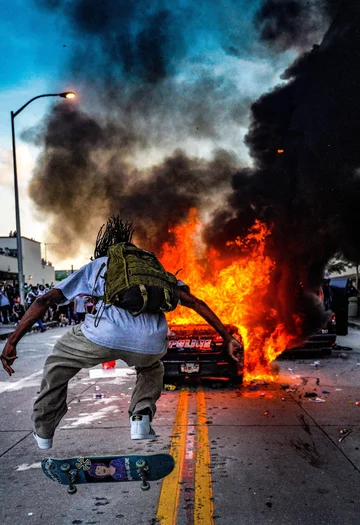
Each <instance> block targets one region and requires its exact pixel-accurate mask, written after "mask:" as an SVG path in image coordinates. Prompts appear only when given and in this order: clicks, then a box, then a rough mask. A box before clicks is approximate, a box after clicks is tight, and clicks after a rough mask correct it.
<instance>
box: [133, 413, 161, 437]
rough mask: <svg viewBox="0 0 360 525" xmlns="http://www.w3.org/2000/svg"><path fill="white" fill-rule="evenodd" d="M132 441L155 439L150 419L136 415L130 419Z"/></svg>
mask: <svg viewBox="0 0 360 525" xmlns="http://www.w3.org/2000/svg"><path fill="white" fill-rule="evenodd" d="M130 425H131V439H155V438H156V434H155V430H154V429H153V428H152V426H151V425H150V417H149V416H145V415H142V414H135V415H134V416H131V417H130Z"/></svg>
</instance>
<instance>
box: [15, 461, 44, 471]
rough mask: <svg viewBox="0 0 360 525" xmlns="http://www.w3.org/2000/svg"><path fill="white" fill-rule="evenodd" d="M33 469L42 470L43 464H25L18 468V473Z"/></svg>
mask: <svg viewBox="0 0 360 525" xmlns="http://www.w3.org/2000/svg"><path fill="white" fill-rule="evenodd" d="M31 468H41V462H40V461H39V463H31V464H29V463H23V464H22V465H19V466H18V467H16V471H23V470H29V469H31Z"/></svg>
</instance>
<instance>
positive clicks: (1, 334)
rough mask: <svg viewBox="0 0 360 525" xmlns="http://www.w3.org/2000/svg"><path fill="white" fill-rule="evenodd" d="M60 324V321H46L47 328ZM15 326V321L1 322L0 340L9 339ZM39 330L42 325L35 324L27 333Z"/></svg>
mask: <svg viewBox="0 0 360 525" xmlns="http://www.w3.org/2000/svg"><path fill="white" fill-rule="evenodd" d="M58 324H59V323H58V322H57V321H49V322H47V323H44V325H45V326H46V328H55V326H58ZM15 328H16V325H15V324H14V323H9V324H2V323H0V340H4V339H7V338H8V337H9V335H10V334H12V333H13V332H14V331H15ZM39 331H40V326H39V325H37V324H35V325H34V326H32V327H31V329H30V330H29V331H28V332H27V333H28V334H30V333H32V332H39Z"/></svg>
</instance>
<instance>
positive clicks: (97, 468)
mask: <svg viewBox="0 0 360 525" xmlns="http://www.w3.org/2000/svg"><path fill="white" fill-rule="evenodd" d="M174 466H175V461H174V458H173V457H172V456H171V455H170V454H149V455H145V456H137V455H133V456H87V457H85V456H78V457H75V458H44V459H43V460H42V461H41V468H42V470H43V472H44V473H45V474H46V476H47V477H48V478H50V479H52V480H53V481H57V482H58V483H61V484H62V485H68V488H67V492H68V493H69V494H75V493H76V492H77V488H76V486H75V485H78V484H81V483H108V482H110V483H114V482H120V481H141V486H140V488H141V490H149V488H150V483H149V481H155V480H158V479H162V478H164V477H165V476H167V475H168V474H170V473H171V472H172V471H173V469H174Z"/></svg>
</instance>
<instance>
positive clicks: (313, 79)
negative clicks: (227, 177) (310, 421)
mask: <svg viewBox="0 0 360 525" xmlns="http://www.w3.org/2000/svg"><path fill="white" fill-rule="evenodd" d="M359 22H360V5H359V4H357V3H354V2H344V3H343V4H342V5H341V7H340V9H339V12H338V15H337V16H336V18H335V20H334V21H333V23H332V25H331V26H330V28H329V30H328V32H327V33H326V35H325V37H324V39H323V41H322V42H321V45H320V46H314V47H313V49H312V51H310V52H307V53H306V54H304V55H302V56H301V57H299V58H298V59H297V60H296V61H295V63H294V64H292V65H291V66H290V67H289V68H288V69H287V70H286V72H285V73H284V78H286V79H289V82H288V83H287V84H285V85H283V86H280V87H278V88H276V89H275V90H273V91H272V92H270V93H268V94H265V95H263V96H262V97H261V98H260V99H259V100H257V101H256V102H255V103H254V104H253V105H252V108H251V110H252V119H251V124H250V128H249V132H248V134H247V136H246V143H247V145H248V146H249V148H250V152H251V155H252V158H253V160H254V168H253V169H252V170H249V169H246V170H239V171H238V172H237V173H235V174H234V175H233V177H232V187H233V193H232V194H231V196H230V198H229V200H228V210H227V212H224V210H221V211H220V212H219V214H218V215H217V216H216V217H215V219H214V223H213V224H212V228H211V231H212V232H217V231H218V230H219V228H220V227H221V228H222V230H223V232H225V236H226V238H227V239H228V238H229V237H230V238H233V239H234V238H236V236H237V235H239V232H240V233H241V232H242V231H244V230H245V231H246V229H247V227H248V224H249V217H251V218H254V217H257V218H260V219H262V220H264V221H265V222H266V223H268V224H272V225H273V234H272V241H271V246H270V252H271V254H272V255H273V256H274V258H275V260H276V271H275V272H274V275H273V279H272V287H271V289H270V292H269V298H268V301H269V304H270V305H271V306H274V307H275V308H276V309H277V311H278V312H279V319H278V320H277V321H281V322H283V323H284V324H285V326H286V327H287V330H288V331H289V332H290V333H294V334H296V333H297V331H298V327H297V325H296V318H295V317H294V315H293V314H294V313H299V314H303V315H304V316H305V321H306V322H305V324H304V325H303V331H302V333H301V334H300V335H301V337H302V336H304V335H309V334H310V333H311V332H313V331H314V330H315V329H316V328H319V326H321V323H322V322H323V318H322V314H321V311H320V310H319V309H318V308H317V301H316V299H315V295H314V292H316V291H317V289H318V287H319V285H320V284H321V280H322V277H323V273H324V268H325V266H326V263H327V262H328V261H329V259H330V257H331V256H333V255H334V254H335V253H342V254H344V255H345V257H347V258H348V259H349V260H353V261H358V260H360V259H359V258H360V243H359V242H358V241H357V231H358V228H359V226H360V220H359V215H358V211H357V203H358V202H360V201H359V199H360V177H359V168H360V150H359V148H358V145H357V143H358V135H359V122H360V105H359V103H358V86H359V83H360V69H359V67H358V57H359V53H360V29H359V27H360V26H359ZM279 150H280V152H279ZM208 242H210V243H211V244H215V245H217V246H218V247H221V246H222V249H225V248H224V246H223V243H224V234H221V235H220V236H219V235H213V234H211V233H209V235H208ZM264 322H265V321H264Z"/></svg>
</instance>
